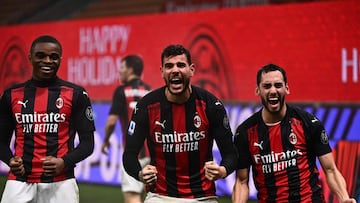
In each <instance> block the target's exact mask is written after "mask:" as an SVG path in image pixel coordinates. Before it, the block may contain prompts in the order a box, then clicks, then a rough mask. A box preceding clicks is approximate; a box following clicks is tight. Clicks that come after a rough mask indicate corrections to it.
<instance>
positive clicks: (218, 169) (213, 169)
mask: <svg viewBox="0 0 360 203" xmlns="http://www.w3.org/2000/svg"><path fill="white" fill-rule="evenodd" d="M204 169H205V177H206V178H207V179H208V180H211V181H215V180H217V179H220V178H224V177H225V176H226V169H225V167H224V166H219V165H217V164H216V163H215V161H208V162H206V163H205V165H204Z"/></svg>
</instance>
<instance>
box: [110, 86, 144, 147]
mask: <svg viewBox="0 0 360 203" xmlns="http://www.w3.org/2000/svg"><path fill="white" fill-rule="evenodd" d="M149 91H150V86H149V85H147V84H146V83H144V82H143V81H142V80H140V79H134V80H131V81H129V82H127V83H125V84H123V85H121V86H119V87H117V88H116V90H115V92H114V95H113V98H112V103H111V107H110V112H109V114H114V115H118V116H119V118H120V125H121V128H122V133H123V142H125V135H126V132H127V127H128V125H129V121H130V117H131V114H132V112H133V110H134V109H135V106H136V104H137V102H138V101H139V100H140V99H141V98H142V97H143V96H144V95H146V94H147V93H148V92H149Z"/></svg>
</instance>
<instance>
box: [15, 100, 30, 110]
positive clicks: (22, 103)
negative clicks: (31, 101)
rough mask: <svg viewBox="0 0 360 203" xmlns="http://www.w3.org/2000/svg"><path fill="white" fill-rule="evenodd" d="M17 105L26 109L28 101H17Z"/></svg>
mask: <svg viewBox="0 0 360 203" xmlns="http://www.w3.org/2000/svg"><path fill="white" fill-rule="evenodd" d="M17 103H18V104H21V105H22V106H23V107H24V108H26V103H28V100H26V101H25V102H22V101H18V102H17Z"/></svg>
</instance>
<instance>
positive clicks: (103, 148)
mask: <svg viewBox="0 0 360 203" xmlns="http://www.w3.org/2000/svg"><path fill="white" fill-rule="evenodd" d="M109 147H110V142H109V141H104V142H103V144H102V145H101V152H102V153H103V154H106V155H107V154H108V150H109Z"/></svg>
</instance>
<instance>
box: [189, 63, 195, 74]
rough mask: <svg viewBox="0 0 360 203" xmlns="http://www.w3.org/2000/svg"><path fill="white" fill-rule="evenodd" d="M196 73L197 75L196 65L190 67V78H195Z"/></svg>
mask: <svg viewBox="0 0 360 203" xmlns="http://www.w3.org/2000/svg"><path fill="white" fill-rule="evenodd" d="M194 73H195V64H193V63H192V64H191V65H190V76H191V77H192V76H194Z"/></svg>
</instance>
